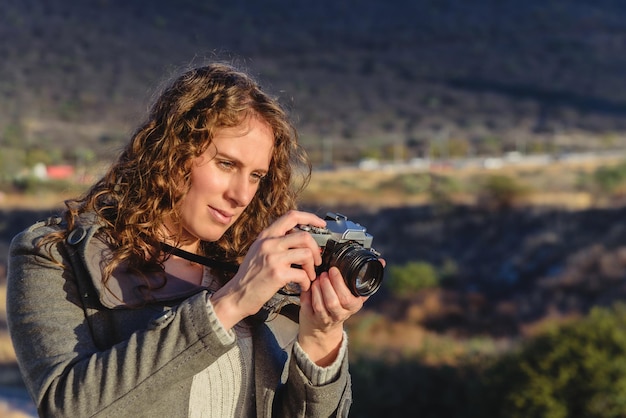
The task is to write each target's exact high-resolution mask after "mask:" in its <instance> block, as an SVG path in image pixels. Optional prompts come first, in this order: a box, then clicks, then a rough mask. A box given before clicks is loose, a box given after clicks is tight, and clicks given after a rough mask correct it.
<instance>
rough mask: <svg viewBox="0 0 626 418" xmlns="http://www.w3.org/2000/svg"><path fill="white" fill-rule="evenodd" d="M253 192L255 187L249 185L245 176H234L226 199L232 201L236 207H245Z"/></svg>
mask: <svg viewBox="0 0 626 418" xmlns="http://www.w3.org/2000/svg"><path fill="white" fill-rule="evenodd" d="M255 192H256V187H255V186H254V185H253V184H251V183H250V181H249V179H248V178H247V177H246V176H235V177H234V178H233V179H232V181H231V182H230V185H229V188H228V191H227V193H228V198H229V199H231V200H233V201H234V202H235V204H236V205H237V206H247V205H248V204H249V203H250V201H251V200H252V197H253V196H254V193H255Z"/></svg>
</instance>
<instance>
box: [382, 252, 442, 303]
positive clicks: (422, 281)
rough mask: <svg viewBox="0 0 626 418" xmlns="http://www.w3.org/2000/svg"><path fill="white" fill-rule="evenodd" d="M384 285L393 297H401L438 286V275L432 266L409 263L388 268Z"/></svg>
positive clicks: (419, 262) (420, 262)
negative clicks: (387, 275) (387, 276)
mask: <svg viewBox="0 0 626 418" xmlns="http://www.w3.org/2000/svg"><path fill="white" fill-rule="evenodd" d="M385 283H386V285H387V287H388V288H389V290H390V291H391V292H392V293H393V294H394V295H396V296H399V297H402V296H408V295H410V294H412V293H415V292H417V291H419V290H421V289H426V288H429V287H437V286H439V275H438V273H437V269H436V268H435V267H433V266H432V264H429V263H426V262H422V261H411V262H409V263H407V264H405V265H403V266H393V265H392V266H390V267H389V278H388V279H387V280H386V281H385Z"/></svg>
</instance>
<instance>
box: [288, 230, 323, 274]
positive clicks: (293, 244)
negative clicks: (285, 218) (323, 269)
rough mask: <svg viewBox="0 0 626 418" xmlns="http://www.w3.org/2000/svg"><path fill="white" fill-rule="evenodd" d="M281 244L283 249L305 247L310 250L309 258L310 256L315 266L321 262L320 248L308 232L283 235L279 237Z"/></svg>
mask: <svg viewBox="0 0 626 418" xmlns="http://www.w3.org/2000/svg"><path fill="white" fill-rule="evenodd" d="M281 246H282V247H281V248H284V249H293V248H307V249H308V250H309V251H310V254H309V258H312V260H313V264H314V265H316V266H319V265H320V264H322V250H321V248H320V246H319V245H317V242H316V241H315V239H314V238H313V237H312V236H311V234H309V233H308V232H297V233H293V234H288V235H285V237H283V238H281Z"/></svg>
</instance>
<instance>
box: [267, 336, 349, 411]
mask: <svg viewBox="0 0 626 418" xmlns="http://www.w3.org/2000/svg"><path fill="white" fill-rule="evenodd" d="M344 338H345V336H344ZM344 342H345V340H344ZM293 350H294V351H297V350H300V351H301V350H302V349H300V348H299V346H298V345H297V343H295V344H294V347H293ZM304 355H305V354H304ZM307 360H308V359H307ZM308 361H310V360H308ZM337 362H338V363H339V370H338V374H337V375H336V376H335V377H334V379H332V380H330V381H324V383H321V384H318V382H315V381H312V380H311V372H310V370H308V369H310V367H302V362H301V361H298V354H297V353H295V352H294V353H292V356H291V361H290V363H289V378H288V379H287V383H286V385H285V387H284V392H285V394H288V397H286V398H285V399H283V400H282V402H279V403H278V405H279V407H280V413H279V414H278V416H281V417H283V416H290V417H292V416H293V417H347V416H348V413H349V410H350V406H351V404H352V389H351V379H350V374H349V372H348V354H347V351H346V350H345V349H344V350H341V355H340V357H339V358H338V359H337ZM316 374H317V375H318V376H319V375H320V374H323V372H318V373H316ZM294 394H295V399H289V397H294ZM298 398H300V400H299V402H298ZM294 400H295V401H296V402H294Z"/></svg>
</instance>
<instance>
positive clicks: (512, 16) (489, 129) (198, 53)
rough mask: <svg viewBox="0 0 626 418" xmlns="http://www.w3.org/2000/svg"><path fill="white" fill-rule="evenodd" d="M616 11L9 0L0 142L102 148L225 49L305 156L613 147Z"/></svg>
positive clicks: (604, 4)
mask: <svg viewBox="0 0 626 418" xmlns="http://www.w3.org/2000/svg"><path fill="white" fill-rule="evenodd" d="M625 18H626V5H624V4H622V3H620V2H615V1H609V0H601V1H594V2H592V1H588V0H587V1H583V0H572V1H566V0H556V1H551V2H544V1H539V0H529V1H525V2H514V1H512V0H505V1H500V2H493V1H490V0H477V1H472V2H462V1H458V0H441V1H439V0H438V1H430V0H420V1H395V2H392V3H389V2H378V1H373V0H367V1H361V2H355V1H349V2H340V3H338V2H333V1H328V0H322V1H317V2H298V3H295V4H294V3H293V2H289V1H286V0H272V1H270V2H263V3H253V2H245V1H242V0H233V1H230V2H228V4H227V5H219V4H217V3H215V2H200V1H194V0H185V1H179V2H168V1H165V0H154V1H152V2H149V3H145V2H139V1H122V0H97V1H91V2H67V1H62V0H56V1H51V2H48V1H44V0H7V1H5V2H4V4H3V11H2V13H1V14H0V39H2V41H1V42H0V57H2V58H3V59H2V60H1V62H0V145H2V146H3V147H17V146H24V145H27V146H30V147H40V148H44V149H47V150H53V155H52V156H53V158H54V159H57V160H62V159H66V160H67V159H71V158H77V155H76V154H80V153H82V154H84V153H86V152H88V151H89V152H95V154H96V155H97V156H102V157H110V156H111V155H113V154H115V153H116V152H117V150H118V149H119V147H120V146H121V144H122V143H123V142H124V141H125V139H126V137H127V136H128V134H129V133H130V132H131V131H132V130H133V128H134V127H135V124H136V123H137V120H138V119H139V118H141V115H142V113H143V112H144V110H145V108H146V106H147V105H148V103H149V102H150V97H151V96H152V95H153V94H154V93H155V92H156V91H157V89H158V86H159V85H162V83H163V82H164V81H165V80H166V79H167V78H168V76H169V75H170V74H173V73H175V72H176V71H177V70H178V69H180V68H183V67H185V66H187V65H190V64H191V65H194V64H199V63H202V62H204V61H205V60H206V59H223V60H227V61H234V62H236V63H238V64H239V65H242V66H243V67H245V68H248V69H249V70H250V71H251V72H252V73H253V74H255V75H257V76H258V78H259V79H260V80H261V81H262V84H264V85H265V86H266V87H267V88H268V89H269V90H270V91H272V92H274V93H275V94H276V95H279V96H280V97H281V99H282V100H283V101H284V103H286V104H287V106H289V107H290V108H292V109H293V115H294V118H295V120H296V121H297V125H298V126H299V128H300V130H301V133H302V138H303V141H304V142H305V144H307V146H308V148H309V149H310V151H311V154H312V156H313V157H314V159H316V160H317V162H321V161H322V159H324V158H327V157H324V155H326V154H324V148H323V147H324V146H326V147H328V144H329V143H332V144H333V145H332V147H333V158H334V159H356V158H359V156H360V155H361V154H363V153H365V152H366V148H368V147H371V146H374V145H376V146H380V145H384V144H387V145H389V144H395V145H398V144H402V145H404V147H405V148H404V151H403V152H404V154H409V155H406V156H407V157H410V156H416V155H423V154H424V153H426V152H428V150H429V149H430V150H431V151H432V149H433V148H437V147H439V148H446V149H443V150H440V151H439V152H440V153H442V154H444V155H445V154H446V153H447V152H452V151H451V149H452V148H450V147H451V146H452V145H450V144H456V148H457V149H458V148H459V147H461V149H463V152H471V153H483V154H484V153H494V152H501V151H502V150H507V149H508V150H510V149H519V150H523V151H534V150H537V151H542V150H543V151H545V150H551V151H553V150H572V149H576V150H578V149H587V148H590V147H615V146H620V145H623V140H622V136H623V132H624V130H625V129H626V122H625V121H626V119H625V118H624V115H625V114H626V80H625V79H624V77H623V74H624V70H625V69H626V51H625V49H626V19H625ZM322 139H323V141H322ZM324 144H325V145H324ZM396 152H397V151H396ZM381 153H382V154H383V155H382V156H383V157H385V156H387V157H389V156H390V155H391V154H392V153H393V151H390V150H389V149H388V148H385V147H382V148H381Z"/></svg>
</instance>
